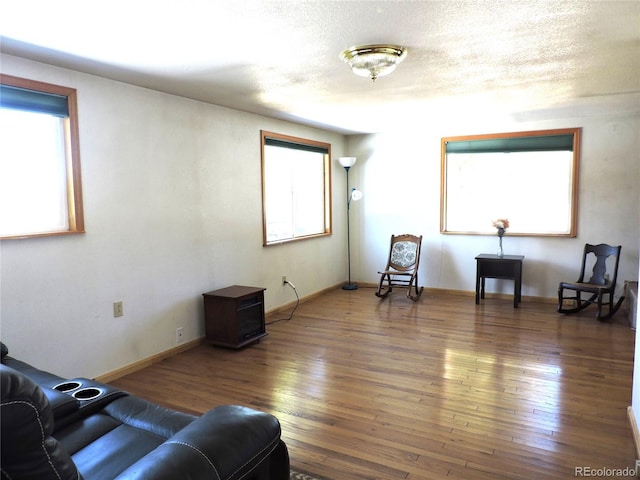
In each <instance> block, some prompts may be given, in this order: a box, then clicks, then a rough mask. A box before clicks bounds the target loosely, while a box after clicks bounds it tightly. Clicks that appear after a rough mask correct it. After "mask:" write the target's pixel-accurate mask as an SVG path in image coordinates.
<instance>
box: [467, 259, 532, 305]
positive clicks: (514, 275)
mask: <svg viewBox="0 0 640 480" xmlns="http://www.w3.org/2000/svg"><path fill="white" fill-rule="evenodd" d="M522 260H524V255H503V256H498V255H495V254H490V253H481V254H480V255H478V256H477V257H476V305H477V304H479V303H480V299H481V298H482V299H484V280H485V278H501V279H507V280H513V308H518V304H519V303H520V301H521V299H522Z"/></svg>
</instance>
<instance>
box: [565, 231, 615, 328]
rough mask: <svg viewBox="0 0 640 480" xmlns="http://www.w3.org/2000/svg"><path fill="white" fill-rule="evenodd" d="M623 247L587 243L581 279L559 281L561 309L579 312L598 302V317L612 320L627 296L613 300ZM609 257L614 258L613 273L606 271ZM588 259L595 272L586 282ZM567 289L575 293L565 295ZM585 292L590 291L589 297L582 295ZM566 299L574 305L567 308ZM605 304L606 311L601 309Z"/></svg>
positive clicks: (566, 312)
mask: <svg viewBox="0 0 640 480" xmlns="http://www.w3.org/2000/svg"><path fill="white" fill-rule="evenodd" d="M621 250H622V247H621V246H620V245H618V246H617V247H613V246H610V245H607V244H604V243H601V244H599V245H590V244H588V243H587V244H586V245H585V246H584V254H583V256H582V267H581V269H580V277H579V278H578V280H577V281H576V282H560V286H559V287H558V312H560V313H565V314H569V313H576V312H579V311H581V310H583V309H585V308H587V307H588V306H589V305H592V304H597V305H598V312H597V313H596V318H597V319H598V320H600V321H605V320H608V319H610V318H611V317H612V316H613V315H614V314H615V313H616V312H617V311H618V309H619V308H620V305H622V302H623V301H624V297H620V298H619V299H618V301H617V302H616V303H614V301H613V297H614V294H615V290H616V280H617V277H618V263H619V261H620V251H621ZM594 256H595V259H594ZM607 257H614V258H613V259H612V260H611V261H610V263H613V265H614V266H613V269H612V271H611V275H608V274H607V263H606V262H607ZM588 262H590V263H593V273H592V275H591V278H590V279H589V280H588V281H586V282H585V280H584V275H585V269H586V266H587V264H588ZM565 290H570V291H572V292H575V294H574V295H569V296H565ZM583 293H586V294H589V295H590V296H589V298H587V299H584V298H582V294H583ZM604 295H608V297H607V300H608V301H607V302H604V301H603V297H604ZM567 301H572V302H574V304H573V305H572V306H571V307H565V306H564V303H565V302H567ZM603 305H605V306H608V309H607V312H606V313H603V312H602V307H603Z"/></svg>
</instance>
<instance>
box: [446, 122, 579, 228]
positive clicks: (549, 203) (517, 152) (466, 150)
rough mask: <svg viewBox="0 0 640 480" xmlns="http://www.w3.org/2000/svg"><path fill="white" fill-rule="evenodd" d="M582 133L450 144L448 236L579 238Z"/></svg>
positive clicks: (549, 132)
mask: <svg viewBox="0 0 640 480" xmlns="http://www.w3.org/2000/svg"><path fill="white" fill-rule="evenodd" d="M579 150H580V129H579V128H568V129H558V130H540V131H531V132H516V133H501V134H490V135H474V136H465V137H448V138H443V139H442V171H441V175H442V176H441V206H440V231H441V232H442V233H458V234H495V232H496V229H495V227H493V226H492V221H494V220H497V219H499V218H507V219H509V224H510V225H509V234H510V235H536V236H543V235H547V236H564V237H575V236H576V224H577V208H578V206H577V203H578V201H577V197H578V162H579V157H580V155H579V153H580V152H579Z"/></svg>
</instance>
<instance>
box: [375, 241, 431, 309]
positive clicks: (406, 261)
mask: <svg viewBox="0 0 640 480" xmlns="http://www.w3.org/2000/svg"><path fill="white" fill-rule="evenodd" d="M421 246H422V235H420V236H419V237H418V236H415V235H410V234H404V235H391V247H390V248H389V260H388V261H387V266H386V268H385V269H384V270H383V271H382V272H378V273H379V274H380V275H381V277H380V283H379V285H378V291H377V292H376V296H377V297H380V298H385V297H386V296H387V295H389V294H390V293H391V291H392V290H393V287H405V288H407V298H409V299H411V300H413V301H414V302H416V301H417V300H418V299H419V298H420V295H421V294H422V290H423V289H424V287H418V265H419V264H420V247H421Z"/></svg>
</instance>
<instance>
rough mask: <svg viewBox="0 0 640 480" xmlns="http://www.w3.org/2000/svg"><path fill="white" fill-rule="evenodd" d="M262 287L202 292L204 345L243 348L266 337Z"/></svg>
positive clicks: (228, 288)
mask: <svg viewBox="0 0 640 480" xmlns="http://www.w3.org/2000/svg"><path fill="white" fill-rule="evenodd" d="M265 290H266V288H261V287H243V286H241V285H233V286H231V287H227V288H222V289H220V290H214V291H212V292H207V293H203V294H202V296H203V297H204V321H205V335H206V340H207V342H209V343H211V344H213V345H218V346H221V347H229V348H242V347H244V346H246V345H249V344H251V343H254V342H257V341H259V340H260V339H261V338H262V337H266V336H267V332H266V330H265V324H264V291H265Z"/></svg>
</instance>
